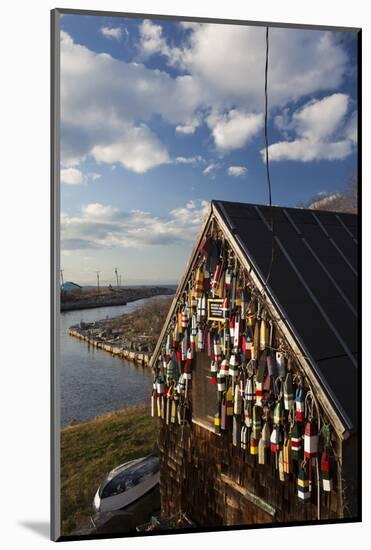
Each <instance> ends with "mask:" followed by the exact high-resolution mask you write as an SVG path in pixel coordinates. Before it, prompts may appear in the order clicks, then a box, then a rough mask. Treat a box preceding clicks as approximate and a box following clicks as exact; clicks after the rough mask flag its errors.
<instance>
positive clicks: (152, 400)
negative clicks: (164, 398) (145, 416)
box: [151, 382, 157, 417]
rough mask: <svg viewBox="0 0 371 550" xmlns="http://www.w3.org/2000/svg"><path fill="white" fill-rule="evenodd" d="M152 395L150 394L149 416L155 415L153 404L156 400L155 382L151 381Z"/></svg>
mask: <svg viewBox="0 0 371 550" xmlns="http://www.w3.org/2000/svg"><path fill="white" fill-rule="evenodd" d="M152 388H153V389H152V396H151V416H152V417H154V416H155V405H156V400H157V391H156V388H157V384H156V382H153V386H152Z"/></svg>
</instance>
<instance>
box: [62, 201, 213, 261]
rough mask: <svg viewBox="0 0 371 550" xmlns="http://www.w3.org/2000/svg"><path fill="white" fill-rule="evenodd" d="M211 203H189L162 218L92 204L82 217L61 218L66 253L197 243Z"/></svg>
mask: <svg viewBox="0 0 371 550" xmlns="http://www.w3.org/2000/svg"><path fill="white" fill-rule="evenodd" d="M208 204H209V203H208V202H207V201H189V202H188V203H187V204H186V205H185V206H184V207H178V208H175V209H173V210H171V211H170V212H169V214H168V215H167V216H166V217H158V216H154V215H153V214H150V213H148V212H143V211H141V210H132V211H130V212H123V211H120V210H119V209H117V208H114V207H112V206H110V205H103V204H100V203H92V204H88V205H86V206H84V207H83V208H82V209H81V212H80V213H79V214H78V215H68V214H66V213H62V215H61V236H62V250H63V251H65V250H82V249H87V248H96V247H99V248H104V247H112V246H115V247H116V246H117V247H131V248H138V247H145V246H150V245H167V244H174V243H178V242H189V241H193V239H194V237H195V234H196V233H197V231H198V230H199V228H200V225H201V223H202V221H203V219H204V217H205V215H206V213H207V211H208Z"/></svg>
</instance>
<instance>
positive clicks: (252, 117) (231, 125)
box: [208, 109, 263, 151]
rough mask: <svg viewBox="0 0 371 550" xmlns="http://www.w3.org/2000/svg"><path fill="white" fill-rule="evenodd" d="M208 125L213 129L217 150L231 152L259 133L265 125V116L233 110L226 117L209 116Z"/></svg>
mask: <svg viewBox="0 0 371 550" xmlns="http://www.w3.org/2000/svg"><path fill="white" fill-rule="evenodd" d="M208 124H209V126H210V127H211V128H212V134H213V136H214V141H215V145H216V146H217V148H218V149H219V150H221V151H230V150H232V149H239V148H241V147H243V146H244V145H246V143H247V142H248V141H249V140H250V139H251V138H253V137H254V136H255V135H256V134H257V132H259V130H260V129H261V127H262V125H263V115H262V114H253V113H244V112H240V111H238V110H237V109H232V110H231V111H229V113H227V114H226V115H222V116H218V115H211V116H209V118H208Z"/></svg>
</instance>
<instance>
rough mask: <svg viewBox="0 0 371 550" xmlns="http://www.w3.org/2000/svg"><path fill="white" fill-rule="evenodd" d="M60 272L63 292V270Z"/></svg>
mask: <svg viewBox="0 0 371 550" xmlns="http://www.w3.org/2000/svg"><path fill="white" fill-rule="evenodd" d="M60 271H61V286H62V290H63V285H64V279H63V269H61V270H60Z"/></svg>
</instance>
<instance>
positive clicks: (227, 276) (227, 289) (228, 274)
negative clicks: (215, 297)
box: [225, 269, 232, 292]
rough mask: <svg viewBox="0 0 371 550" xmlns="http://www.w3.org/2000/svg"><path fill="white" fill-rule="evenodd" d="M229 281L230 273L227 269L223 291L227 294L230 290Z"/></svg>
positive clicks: (230, 278)
mask: <svg viewBox="0 0 371 550" xmlns="http://www.w3.org/2000/svg"><path fill="white" fill-rule="evenodd" d="M231 281H232V272H231V270H230V269H227V270H226V272H225V289H226V291H227V292H229V290H230V289H231Z"/></svg>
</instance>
